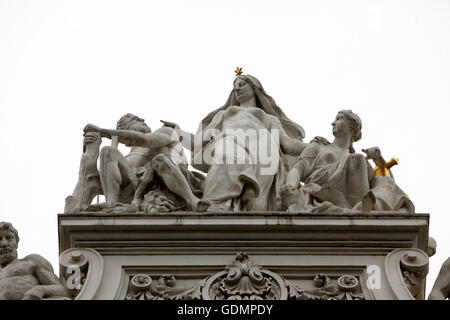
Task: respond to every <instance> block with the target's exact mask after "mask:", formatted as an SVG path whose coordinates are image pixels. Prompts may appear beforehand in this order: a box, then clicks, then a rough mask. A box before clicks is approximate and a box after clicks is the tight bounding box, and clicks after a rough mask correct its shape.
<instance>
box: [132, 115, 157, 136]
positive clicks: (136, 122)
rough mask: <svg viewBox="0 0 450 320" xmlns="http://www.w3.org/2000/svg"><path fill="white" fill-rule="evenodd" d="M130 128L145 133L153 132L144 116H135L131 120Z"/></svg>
mask: <svg viewBox="0 0 450 320" xmlns="http://www.w3.org/2000/svg"><path fill="white" fill-rule="evenodd" d="M129 130H135V131H139V132H143V133H149V132H152V130H151V129H150V127H149V126H147V124H146V123H145V120H144V119H142V118H138V117H136V118H134V119H133V120H131V123H130V126H129Z"/></svg>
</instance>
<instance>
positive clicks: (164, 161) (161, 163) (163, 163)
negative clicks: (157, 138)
mask: <svg viewBox="0 0 450 320" xmlns="http://www.w3.org/2000/svg"><path fill="white" fill-rule="evenodd" d="M169 162H170V160H169V159H168V158H167V157H166V156H165V155H163V154H158V155H156V156H155V157H154V158H153V159H152V168H153V170H155V171H157V172H158V171H161V170H164V169H166V168H168V165H169Z"/></svg>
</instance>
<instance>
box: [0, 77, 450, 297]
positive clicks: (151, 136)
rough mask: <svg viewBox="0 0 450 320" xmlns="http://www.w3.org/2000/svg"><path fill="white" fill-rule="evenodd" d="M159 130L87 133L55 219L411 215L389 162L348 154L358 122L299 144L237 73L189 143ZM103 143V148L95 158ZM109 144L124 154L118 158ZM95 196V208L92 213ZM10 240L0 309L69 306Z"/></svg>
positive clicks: (299, 130) (343, 122)
mask: <svg viewBox="0 0 450 320" xmlns="http://www.w3.org/2000/svg"><path fill="white" fill-rule="evenodd" d="M161 122H162V123H163V125H162V127H161V128H158V129H157V130H155V131H152V130H151V129H150V127H149V126H148V125H147V124H146V123H145V121H144V119H142V118H140V117H139V116H136V115H133V114H130V113H127V114H125V115H124V116H122V117H121V118H120V119H119V120H118V121H117V125H116V128H115V129H105V128H101V127H98V126H96V125H93V124H87V125H86V126H85V128H84V136H83V154H82V156H81V160H80V168H79V175H78V181H77V184H76V186H75V189H74V191H73V194H72V195H71V196H68V197H67V198H66V202H65V209H64V213H66V214H79V213H83V212H99V213H107V214H119V213H120V214H126V213H134V214H135V213H139V212H141V213H166V212H170V211H195V212H205V211H212V212H218V211H221V212H230V211H258V212H261V211H284V212H291V213H292V212H309V213H318V214H320V213H379V212H390V213H411V214H413V213H414V210H415V209H414V205H413V203H412V201H411V200H410V199H409V197H408V196H407V195H406V194H405V193H404V192H403V191H402V189H400V187H399V186H398V185H397V183H396V181H395V180H394V177H393V175H392V172H391V170H390V168H391V167H392V166H393V165H395V164H397V160H396V159H393V160H392V161H390V162H386V161H385V160H384V158H383V157H382V156H381V152H380V149H379V148H378V147H372V148H367V149H363V150H362V151H363V152H364V153H365V154H366V155H363V154H361V153H357V152H356V151H355V149H354V147H353V144H354V143H355V142H357V141H359V140H360V139H361V137H362V121H361V119H360V117H359V116H358V115H357V114H356V113H354V112H352V111H351V110H341V111H339V112H338V113H337V115H336V117H335V119H334V120H333V121H332V134H333V136H334V139H333V141H331V142H329V141H328V140H327V139H325V138H323V137H315V138H313V139H312V140H311V141H310V142H309V143H306V142H303V139H304V138H305V131H304V129H303V127H302V126H300V125H299V124H297V123H296V122H294V121H293V120H291V119H289V118H288V117H287V116H286V115H285V113H284V112H283V111H282V109H281V108H280V107H279V106H278V105H277V104H276V102H275V100H274V99H273V98H272V97H271V96H269V95H268V94H267V93H266V91H265V90H264V88H263V86H262V85H261V82H260V81H259V80H258V79H256V78H255V77H253V76H251V75H243V74H240V72H238V73H237V75H236V78H235V79H234V81H233V89H232V90H231V93H230V94H229V96H228V99H227V100H226V102H225V104H224V105H223V106H222V107H220V108H218V109H216V110H214V111H212V112H211V113H209V114H208V115H207V116H206V117H204V118H203V119H202V120H201V122H200V125H199V128H198V130H197V132H196V133H195V134H193V133H189V132H186V131H185V130H183V129H182V128H180V126H179V125H177V124H176V123H173V122H169V121H161ZM103 138H107V139H109V140H110V141H111V142H110V145H108V146H104V147H103V148H101V149H100V145H101V142H102V139H103ZM119 143H120V144H123V145H126V146H128V147H131V149H130V152H129V153H128V154H126V155H124V154H122V153H121V151H120V150H119V148H118V144H119ZM184 148H186V149H187V150H189V151H190V153H191V161H190V162H189V161H188V159H187V157H186V155H185V152H184ZM370 159H371V160H373V161H374V163H375V165H376V167H375V168H373V167H372V165H371V164H370V162H369V160H370ZM189 164H190V165H191V166H192V167H193V168H194V169H195V170H191V169H190V168H189ZM98 195H104V198H105V201H104V202H103V203H92V202H93V200H94V198H95V197H96V196H98ZM18 240H19V237H18V234H17V231H16V230H15V229H14V228H13V227H12V225H11V224H9V223H0V300H1V299H43V298H44V299H51V298H59V299H61V298H62V299H65V298H67V297H69V296H70V295H69V293H68V291H67V289H66V288H65V287H64V286H63V285H62V284H61V283H60V282H59V280H58V278H57V277H56V275H55V274H54V273H53V270H52V267H51V265H50V264H49V263H48V261H46V260H45V259H43V258H42V257H40V256H38V255H30V256H27V257H25V258H24V259H17V252H16V249H17V243H18ZM443 269H444V268H443ZM448 269H449V268H448V263H447V267H446V271H445V270H444V271H441V273H442V274H443V275H440V279H441V280H440V284H437V286H440V288H446V289H445V290H444V289H439V288H436V289H435V290H434V291H433V292H434V293H433V297H434V298H446V297H445V296H443V295H445V294H447V297H448V283H449V281H448V274H449V270H448ZM444 274H446V275H444ZM445 277H446V280H445ZM442 279H444V280H442ZM340 292H341V291H339V293H340ZM437 292H439V294H437ZM304 295H306V293H302V296H304ZM130 297H134V296H133V295H130Z"/></svg>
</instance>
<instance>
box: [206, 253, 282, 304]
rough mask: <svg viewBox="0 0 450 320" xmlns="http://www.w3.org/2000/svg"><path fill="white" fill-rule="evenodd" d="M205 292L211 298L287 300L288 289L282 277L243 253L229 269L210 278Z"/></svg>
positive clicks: (237, 256) (239, 254) (207, 297)
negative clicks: (265, 268) (255, 262)
mask: <svg viewBox="0 0 450 320" xmlns="http://www.w3.org/2000/svg"><path fill="white" fill-rule="evenodd" d="M204 295H205V298H206V299H211V300H280V299H286V297H287V289H286V287H285V285H284V283H283V280H282V279H281V277H279V276H278V275H276V274H274V273H272V272H270V271H268V270H264V269H263V268H262V267H261V266H259V265H256V264H254V263H253V262H252V261H250V259H249V257H248V255H247V254H246V253H242V252H240V253H238V254H237V255H236V258H235V260H234V261H233V263H232V264H231V265H229V266H228V267H227V268H226V271H223V272H221V273H218V274H216V275H215V276H212V277H211V278H210V279H209V280H208V281H207V283H206V286H205V288H204Z"/></svg>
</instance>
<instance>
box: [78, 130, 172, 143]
mask: <svg viewBox="0 0 450 320" xmlns="http://www.w3.org/2000/svg"><path fill="white" fill-rule="evenodd" d="M90 131H94V132H98V133H100V135H101V136H102V137H105V138H109V139H111V138H112V137H113V136H117V137H118V140H119V142H120V143H123V144H125V145H127V146H137V147H147V148H159V147H162V146H166V145H169V144H171V143H172V142H173V141H172V137H171V134H169V133H168V132H164V131H162V132H153V133H142V132H138V131H134V130H114V129H104V128H100V127H98V126H96V125H93V124H88V125H87V126H86V127H85V128H84V132H90Z"/></svg>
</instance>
